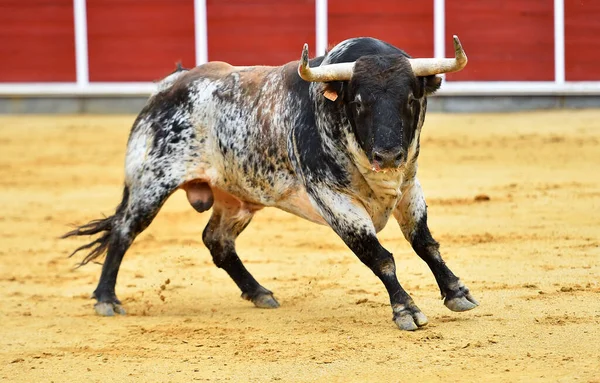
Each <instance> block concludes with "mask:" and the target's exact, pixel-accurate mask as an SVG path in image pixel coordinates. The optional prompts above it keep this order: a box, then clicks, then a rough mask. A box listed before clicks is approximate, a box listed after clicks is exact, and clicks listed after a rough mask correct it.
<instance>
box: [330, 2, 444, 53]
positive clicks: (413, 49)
mask: <svg viewBox="0 0 600 383" xmlns="http://www.w3.org/2000/svg"><path fill="white" fill-rule="evenodd" d="M358 36H370V37H375V38H378V39H381V40H384V41H387V42H388V43H390V44H392V45H395V46H397V47H398V48H401V49H403V50H404V51H406V52H407V53H408V54H410V55H411V56H413V57H433V1H432V0H429V1H409V0H380V1H364V0H329V42H330V45H331V46H333V45H335V44H336V43H339V42H341V41H343V40H345V39H348V38H351V37H358Z"/></svg>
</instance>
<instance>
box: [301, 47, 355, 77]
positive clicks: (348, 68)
mask: <svg viewBox="0 0 600 383" xmlns="http://www.w3.org/2000/svg"><path fill="white" fill-rule="evenodd" d="M353 70H354V63H353V62H351V63H340V64H329V65H323V66H319V67H315V68H310V67H309V66H308V44H304V48H303V49H302V57H301V58H300V64H299V65H298V74H299V75H300V77H302V79H303V80H304V81H311V82H328V81H346V80H350V78H351V77H352V72H353Z"/></svg>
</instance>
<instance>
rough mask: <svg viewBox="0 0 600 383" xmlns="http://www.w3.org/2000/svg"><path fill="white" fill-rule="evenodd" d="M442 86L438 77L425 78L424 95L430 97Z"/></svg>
mask: <svg viewBox="0 0 600 383" xmlns="http://www.w3.org/2000/svg"><path fill="white" fill-rule="evenodd" d="M440 86H442V78H441V77H439V76H435V75H434V76H427V77H425V94H426V95H428V96H429V95H432V94H434V93H435V92H436V91H437V90H438V89H440Z"/></svg>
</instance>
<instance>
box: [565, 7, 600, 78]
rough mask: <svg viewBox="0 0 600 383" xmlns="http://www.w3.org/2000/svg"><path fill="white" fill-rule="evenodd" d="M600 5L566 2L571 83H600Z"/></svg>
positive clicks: (566, 68) (566, 72) (566, 53)
mask: <svg viewBox="0 0 600 383" xmlns="http://www.w3.org/2000/svg"><path fill="white" fill-rule="evenodd" d="M599 63H600V2H599V1H597V0H565V76H566V80H567V81H589V80H594V81H598V80H600V65H599Z"/></svg>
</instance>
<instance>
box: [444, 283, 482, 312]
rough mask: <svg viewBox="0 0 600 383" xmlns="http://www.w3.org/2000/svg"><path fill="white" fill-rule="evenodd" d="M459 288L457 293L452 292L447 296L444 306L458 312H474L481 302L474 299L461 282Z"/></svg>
mask: <svg viewBox="0 0 600 383" xmlns="http://www.w3.org/2000/svg"><path fill="white" fill-rule="evenodd" d="M459 283H460V284H459V286H458V289H457V290H456V291H451V292H449V293H447V294H446V297H445V299H444V305H445V306H446V307H448V309H450V310H452V311H456V312H461V311H468V310H472V309H474V308H475V307H477V306H479V302H477V300H475V298H473V296H472V295H471V293H470V292H469V289H468V288H467V287H466V286H465V285H463V284H462V282H460V281H459Z"/></svg>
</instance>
